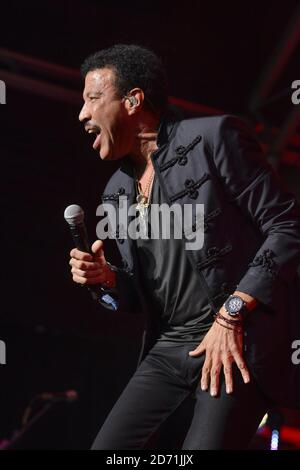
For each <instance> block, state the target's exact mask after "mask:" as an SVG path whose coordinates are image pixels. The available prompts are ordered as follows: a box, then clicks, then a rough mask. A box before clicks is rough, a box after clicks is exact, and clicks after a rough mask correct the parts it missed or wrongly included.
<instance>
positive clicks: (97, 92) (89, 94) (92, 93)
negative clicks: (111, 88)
mask: <svg viewBox="0 0 300 470" xmlns="http://www.w3.org/2000/svg"><path fill="white" fill-rule="evenodd" d="M101 94H102V91H88V92H87V94H86V95H84V93H83V94H82V97H83V99H85V96H86V98H89V97H90V96H91V95H101Z"/></svg>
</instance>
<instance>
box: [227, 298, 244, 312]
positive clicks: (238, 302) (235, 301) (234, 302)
mask: <svg viewBox="0 0 300 470" xmlns="http://www.w3.org/2000/svg"><path fill="white" fill-rule="evenodd" d="M243 305H244V301H243V300H242V299H241V298H240V297H236V296H234V297H231V298H230V299H229V300H228V310H229V312H230V313H237V312H239V311H240V310H241V309H242V307H243Z"/></svg>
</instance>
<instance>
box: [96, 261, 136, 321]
mask: <svg viewBox="0 0 300 470" xmlns="http://www.w3.org/2000/svg"><path fill="white" fill-rule="evenodd" d="M107 264H108V265H109V267H110V269H111V270H112V271H114V272H115V273H116V287H115V288H114V289H109V290H106V293H107V294H108V297H105V296H104V297H103V296H102V299H100V300H99V301H100V303H101V305H102V306H103V307H105V308H107V309H109V310H117V311H120V312H126V313H134V314H135V313H139V312H140V308H139V307H140V304H139V301H138V296H137V295H136V292H135V287H134V283H133V280H132V277H133V275H132V273H131V272H130V271H128V269H125V268H119V267H116V266H114V265H112V264H111V263H109V262H108V263H107ZM104 294H105V292H104Z"/></svg>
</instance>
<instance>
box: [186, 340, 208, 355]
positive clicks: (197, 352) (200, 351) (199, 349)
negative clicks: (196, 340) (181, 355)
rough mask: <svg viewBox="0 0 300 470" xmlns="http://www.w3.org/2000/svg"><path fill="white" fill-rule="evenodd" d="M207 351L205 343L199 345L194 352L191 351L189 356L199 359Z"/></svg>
mask: <svg viewBox="0 0 300 470" xmlns="http://www.w3.org/2000/svg"><path fill="white" fill-rule="evenodd" d="M204 351H205V344H203V341H202V342H201V343H200V344H199V346H197V347H196V349H194V350H193V351H189V356H193V357H197V356H200V355H201V354H203V353H204Z"/></svg>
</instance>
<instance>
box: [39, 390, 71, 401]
mask: <svg viewBox="0 0 300 470" xmlns="http://www.w3.org/2000/svg"><path fill="white" fill-rule="evenodd" d="M37 398H38V399H39V400H42V401H51V402H59V401H66V402H67V403H73V402H74V401H77V400H78V393H77V392H76V390H66V391H65V392H57V393H52V392H45V393H41V394H40V395H38V396H37Z"/></svg>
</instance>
